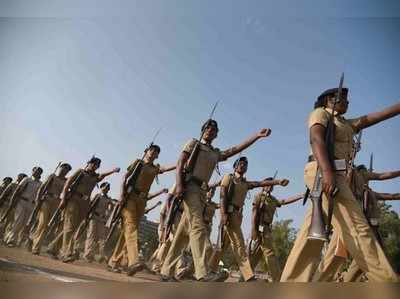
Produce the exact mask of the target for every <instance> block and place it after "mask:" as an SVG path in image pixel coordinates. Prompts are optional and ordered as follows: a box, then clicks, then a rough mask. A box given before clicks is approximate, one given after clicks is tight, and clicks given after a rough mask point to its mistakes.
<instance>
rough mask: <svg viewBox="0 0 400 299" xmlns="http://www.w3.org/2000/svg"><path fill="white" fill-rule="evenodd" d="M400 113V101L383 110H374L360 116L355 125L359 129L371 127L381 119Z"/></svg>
mask: <svg viewBox="0 0 400 299" xmlns="http://www.w3.org/2000/svg"><path fill="white" fill-rule="evenodd" d="M399 114H400V103H397V104H395V105H393V106H390V107H388V108H386V109H384V110H382V111H379V112H373V113H370V114H367V115H364V116H361V117H360V118H358V119H357V120H356V121H355V123H354V126H355V128H356V129H357V130H358V131H359V130H362V129H365V128H368V127H371V126H373V125H375V124H377V123H380V122H381V121H384V120H387V119H389V118H392V117H394V116H397V115H399Z"/></svg>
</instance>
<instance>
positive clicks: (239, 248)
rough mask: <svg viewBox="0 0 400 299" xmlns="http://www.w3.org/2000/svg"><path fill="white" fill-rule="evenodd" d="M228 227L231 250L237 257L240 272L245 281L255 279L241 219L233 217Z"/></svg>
mask: <svg viewBox="0 0 400 299" xmlns="http://www.w3.org/2000/svg"><path fill="white" fill-rule="evenodd" d="M232 216H233V217H231V218H230V220H229V225H228V227H227V235H228V238H229V239H230V243H231V248H232V252H233V255H234V257H235V260H236V263H237V264H238V266H239V269H240V272H241V273H242V275H243V278H244V280H245V281H247V280H249V279H250V278H253V277H254V272H253V270H252V268H251V265H250V261H249V258H248V256H247V253H246V246H245V245H244V239H243V233H242V230H241V228H240V225H241V219H239V218H240V216H239V215H235V214H234V215H232Z"/></svg>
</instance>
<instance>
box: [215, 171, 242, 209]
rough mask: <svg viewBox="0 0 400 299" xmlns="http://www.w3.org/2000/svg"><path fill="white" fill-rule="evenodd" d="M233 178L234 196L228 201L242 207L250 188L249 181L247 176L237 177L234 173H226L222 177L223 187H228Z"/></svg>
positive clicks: (236, 206) (239, 207)
mask: <svg viewBox="0 0 400 299" xmlns="http://www.w3.org/2000/svg"><path fill="white" fill-rule="evenodd" d="M231 179H233V183H234V187H233V196H232V198H231V199H228V200H230V202H228V204H232V205H234V206H235V208H237V209H241V208H242V207H243V205H244V201H245V199H246V195H247V191H248V190H249V183H248V182H247V181H246V179H245V178H237V177H235V176H234V175H229V174H226V175H224V177H223V178H222V181H221V187H225V188H228V186H229V182H230V181H231Z"/></svg>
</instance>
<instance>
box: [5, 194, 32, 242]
mask: <svg viewBox="0 0 400 299" xmlns="http://www.w3.org/2000/svg"><path fill="white" fill-rule="evenodd" d="M32 211H33V204H32V202H30V201H27V200H23V199H21V198H19V199H18V202H17V204H16V207H15V212H14V219H13V222H12V227H11V229H10V231H9V232H8V234H7V235H6V239H5V241H6V243H7V244H14V245H17V244H21V243H22V241H24V239H25V238H26V237H28V234H27V233H25V232H24V231H25V225H26V224H27V222H28V219H29V216H30V214H31V213H32Z"/></svg>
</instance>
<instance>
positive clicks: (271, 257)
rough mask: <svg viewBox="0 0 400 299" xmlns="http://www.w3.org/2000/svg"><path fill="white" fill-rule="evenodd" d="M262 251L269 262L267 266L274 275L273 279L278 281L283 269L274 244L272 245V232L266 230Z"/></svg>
mask: <svg viewBox="0 0 400 299" xmlns="http://www.w3.org/2000/svg"><path fill="white" fill-rule="evenodd" d="M261 248H262V252H263V254H264V257H265V260H266V262H267V266H268V269H269V272H270V274H271V277H272V281H274V282H277V281H279V279H280V275H281V269H280V267H279V262H278V259H277V257H276V255H275V253H274V249H273V245H272V236H271V233H270V232H265V233H264V236H263V242H262V246H261Z"/></svg>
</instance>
